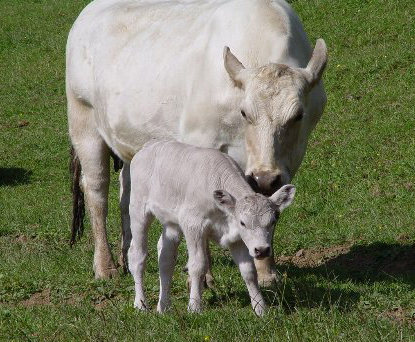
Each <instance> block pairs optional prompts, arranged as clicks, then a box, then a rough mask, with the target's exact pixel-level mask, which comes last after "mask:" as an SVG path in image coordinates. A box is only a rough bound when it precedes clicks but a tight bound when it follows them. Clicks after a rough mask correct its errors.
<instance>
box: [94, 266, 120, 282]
mask: <svg viewBox="0 0 415 342" xmlns="http://www.w3.org/2000/svg"><path fill="white" fill-rule="evenodd" d="M117 276H118V271H117V269H116V268H115V267H114V268H107V269H104V270H95V279H111V278H114V277H117Z"/></svg>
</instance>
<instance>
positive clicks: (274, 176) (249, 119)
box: [224, 39, 327, 196]
mask: <svg viewBox="0 0 415 342" xmlns="http://www.w3.org/2000/svg"><path fill="white" fill-rule="evenodd" d="M326 63H327V49H326V44H325V43H324V40H322V39H318V40H317V43H316V46H315V48H314V51H313V54H312V57H311V59H310V61H309V63H308V65H307V67H306V68H293V67H289V66H288V65H285V64H275V63H271V64H268V65H265V66H262V67H259V68H245V67H244V66H243V65H242V63H241V62H240V61H239V60H238V59H237V58H236V57H235V56H234V55H233V54H232V53H231V51H230V50H229V48H228V47H225V49H224V64H225V69H226V71H227V72H228V74H229V76H230V78H231V79H232V81H233V83H234V85H235V86H236V87H239V88H240V89H242V90H243V94H244V96H243V100H242V102H241V105H240V113H241V118H242V120H243V121H244V125H245V147H246V154H247V165H246V170H245V173H246V175H247V177H248V181H249V183H250V184H251V186H253V188H254V189H255V190H256V191H259V192H260V193H262V194H264V195H267V196H269V195H271V194H273V193H274V192H275V191H276V190H277V189H279V188H280V187H281V186H282V185H284V184H287V183H289V182H290V181H291V179H292V177H293V176H294V174H295V172H296V171H297V169H298V167H299V166H300V164H301V161H302V159H303V157H304V153H305V149H306V146H307V141H308V137H309V135H310V133H311V131H312V130H313V128H314V127H315V125H316V123H317V122H318V120H319V119H320V115H321V112H319V113H315V111H314V112H311V110H309V106H308V105H307V102H308V95H309V93H310V92H311V90H312V89H313V88H314V87H315V86H316V84H317V83H319V81H320V79H321V77H322V74H323V71H324V69H325V66H326Z"/></svg>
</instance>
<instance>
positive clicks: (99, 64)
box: [67, 0, 311, 160]
mask: <svg viewBox="0 0 415 342" xmlns="http://www.w3.org/2000/svg"><path fill="white" fill-rule="evenodd" d="M294 41H295V42H296V44H293V42H294ZM225 45H227V46H230V48H231V49H232V51H233V52H234V53H235V55H236V56H238V58H239V59H240V60H241V62H242V63H243V64H244V65H246V66H247V67H257V66H260V65H264V64H267V63H269V62H282V63H287V64H290V65H292V66H303V67H304V66H305V65H306V63H307V61H308V58H309V57H310V52H311V48H310V45H309V43H308V40H307V37H306V35H305V33H304V30H303V28H302V25H301V23H300V22H299V20H298V18H297V16H296V15H295V14H294V13H293V12H292V10H291V8H290V7H289V6H288V5H287V4H286V3H285V2H282V1H275V2H270V1H267V0H257V1H252V0H216V1H175V2H168V1H167V2H166V1H132V0H118V1H113V0H97V1H94V2H92V3H91V4H90V5H88V6H87V7H86V8H85V10H84V11H83V12H82V13H81V15H80V16H79V18H78V19H77V21H76V22H75V24H74V27H73V28H72V30H71V33H70V37H69V40H68V47H67V87H68V89H69V91H72V92H73V93H74V94H75V95H76V97H77V98H79V99H81V100H82V101H83V102H85V103H87V104H89V105H91V106H92V107H93V108H94V109H95V116H96V123H97V128H98V130H99V132H100V133H101V135H102V137H103V138H104V139H105V141H106V142H107V144H108V145H109V146H110V147H111V148H112V149H113V150H114V151H116V152H117V153H118V155H120V156H121V157H122V158H123V159H124V160H129V159H131V158H132V156H133V155H134V153H135V152H136V151H138V150H139V149H140V148H141V147H142V145H143V144H144V143H145V142H146V141H148V140H149V139H151V138H173V139H178V140H181V141H185V142H189V143H192V144H196V145H199V146H205V147H213V148H219V147H220V146H222V145H229V146H235V147H237V148H240V149H243V127H242V125H240V118H239V116H238V112H239V110H238V108H237V107H238V105H239V100H240V98H241V96H242V94H241V92H240V90H238V89H235V88H234V87H233V86H232V84H231V82H230V80H229V78H228V75H227V74H226V71H225V69H224V67H223V59H222V51H223V47H224V46H225Z"/></svg>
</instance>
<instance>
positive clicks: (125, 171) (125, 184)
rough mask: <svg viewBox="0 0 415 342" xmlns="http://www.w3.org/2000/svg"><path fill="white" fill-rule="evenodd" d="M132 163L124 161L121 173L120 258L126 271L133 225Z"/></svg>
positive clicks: (125, 271)
mask: <svg viewBox="0 0 415 342" xmlns="http://www.w3.org/2000/svg"><path fill="white" fill-rule="evenodd" d="M130 194H131V179H130V164H127V163H124V166H123V168H122V170H121V173H120V209H121V225H122V237H121V253H120V256H119V258H118V262H119V264H120V265H121V266H122V268H123V270H124V273H127V271H128V249H129V248H130V243H131V227H130V212H129V206H130Z"/></svg>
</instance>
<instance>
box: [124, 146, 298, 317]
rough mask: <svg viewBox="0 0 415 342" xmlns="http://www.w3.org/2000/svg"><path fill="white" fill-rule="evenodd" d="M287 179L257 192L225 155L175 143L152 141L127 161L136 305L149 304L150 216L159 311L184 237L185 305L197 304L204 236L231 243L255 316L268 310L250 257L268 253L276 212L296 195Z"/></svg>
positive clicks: (203, 263)
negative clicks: (156, 233) (156, 225)
mask: <svg viewBox="0 0 415 342" xmlns="http://www.w3.org/2000/svg"><path fill="white" fill-rule="evenodd" d="M294 194H295V188H294V186H293V185H285V186H283V187H282V188H281V189H280V190H278V191H277V192H275V193H274V194H273V195H272V196H271V197H270V198H267V197H265V196H263V195H261V194H257V193H255V192H254V191H253V190H252V189H251V187H250V186H249V185H248V183H247V182H246V181H245V177H244V173H243V171H242V170H241V169H240V167H239V166H238V165H237V164H236V162H235V161H234V160H233V159H232V158H230V157H229V156H228V155H226V154H223V153H221V152H219V151H217V150H213V149H203V148H198V147H194V146H191V145H186V144H182V143H178V142H174V141H157V140H156V141H152V142H150V143H148V144H146V145H145V147H144V148H143V149H142V150H141V151H140V152H138V153H137V154H136V155H135V157H134V158H133V160H132V162H131V201H130V217H131V233H132V242H131V246H130V249H129V251H128V258H129V268H130V271H131V273H132V275H133V277H134V281H135V301H134V305H135V306H136V307H138V308H139V309H142V310H146V309H147V302H146V299H145V295H144V290H143V274H144V268H145V262H146V258H147V241H148V228H149V226H150V224H151V221H152V219H153V217H157V218H158V219H159V221H160V222H161V223H162V225H163V233H162V236H161V237H160V239H159V242H158V246H157V247H158V261H159V268H160V296H159V302H158V305H157V310H158V311H159V312H164V311H165V310H167V309H168V308H169V306H170V303H171V302H170V288H171V280H172V275H173V269H174V266H175V263H176V257H177V247H178V244H179V242H180V239H181V237H182V234H183V235H184V237H185V239H186V244H187V249H188V252H189V261H188V269H189V276H190V281H191V289H190V299H189V305H188V310H189V311H191V312H199V311H201V309H202V287H203V285H202V283H203V279H204V275H205V273H206V271H207V265H208V260H207V255H206V244H207V240H208V239H209V240H213V241H215V242H217V243H219V244H220V245H221V246H222V247H225V248H229V249H230V251H231V253H232V257H233V259H234V261H235V263H236V264H237V265H238V267H239V270H240V272H241V275H242V277H243V279H244V281H245V283H246V286H247V288H248V292H249V296H250V298H251V304H252V307H253V309H254V310H255V313H256V314H257V315H262V314H263V313H264V311H265V309H266V304H265V301H264V299H263V297H262V295H261V293H260V290H259V286H258V280H257V273H256V269H255V266H254V262H253V258H257V259H263V258H266V257H268V256H269V255H270V253H271V239H272V233H273V230H274V226H275V223H276V221H277V219H278V216H279V213H280V212H281V211H282V210H283V209H284V208H286V207H287V206H289V205H290V204H291V202H292V200H293V198H294Z"/></svg>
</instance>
